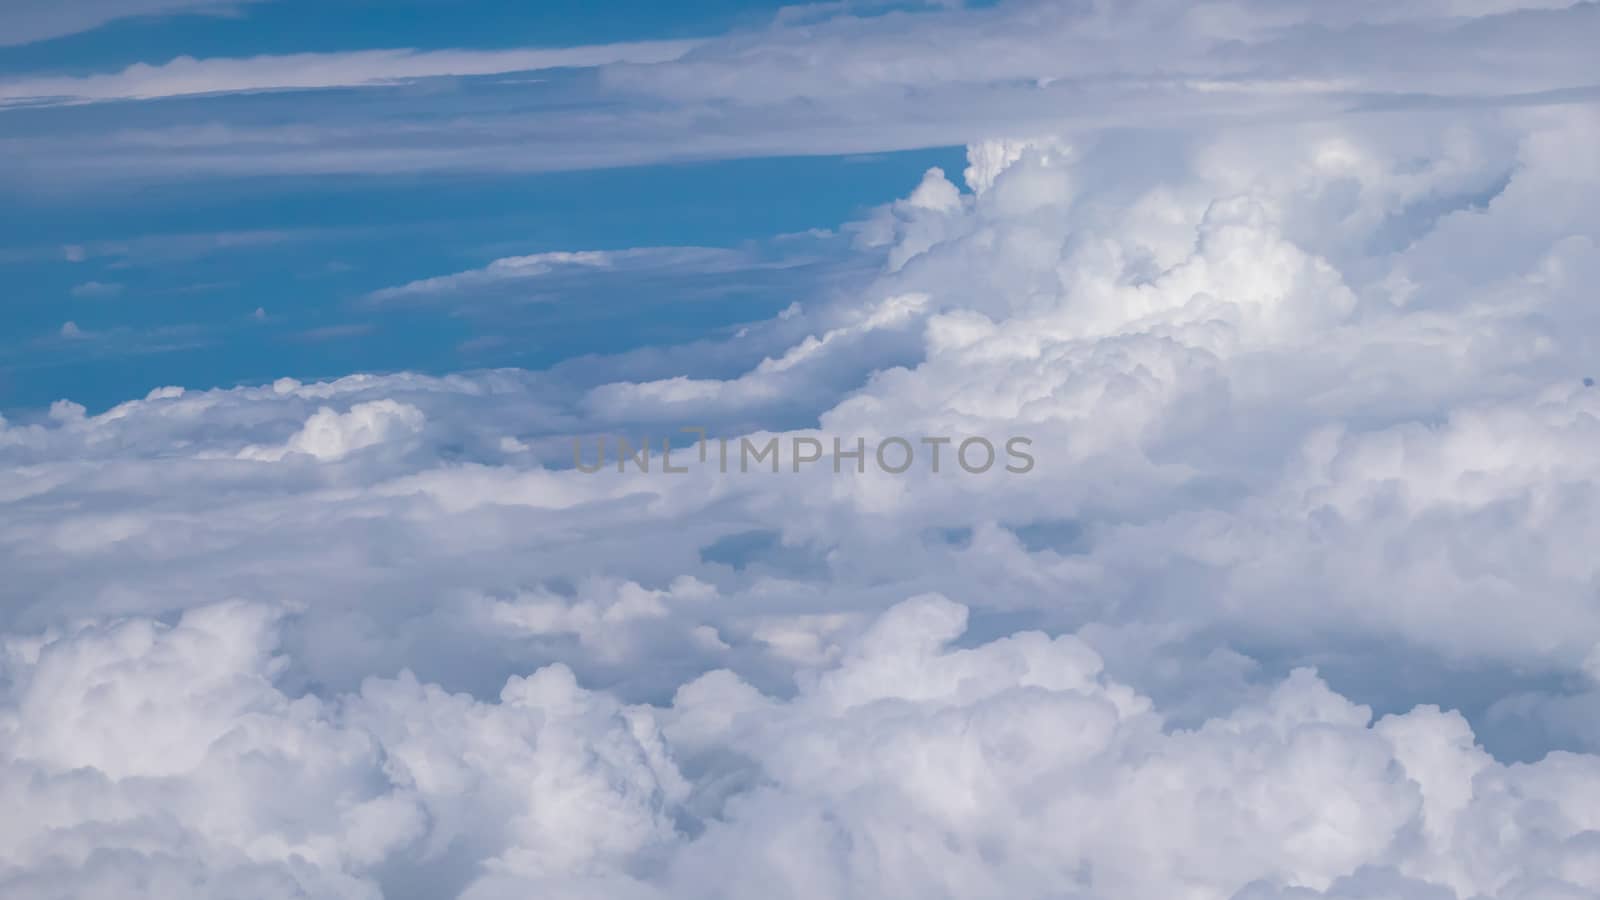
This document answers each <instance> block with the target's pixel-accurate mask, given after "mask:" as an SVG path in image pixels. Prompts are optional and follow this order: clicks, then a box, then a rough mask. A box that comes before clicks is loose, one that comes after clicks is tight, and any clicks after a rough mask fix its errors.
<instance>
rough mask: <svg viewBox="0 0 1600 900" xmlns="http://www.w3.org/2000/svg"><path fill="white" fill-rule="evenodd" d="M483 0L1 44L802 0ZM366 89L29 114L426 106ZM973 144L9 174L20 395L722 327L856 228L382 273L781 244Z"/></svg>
mask: <svg viewBox="0 0 1600 900" xmlns="http://www.w3.org/2000/svg"><path fill="white" fill-rule="evenodd" d="M479 7H481V8H478V9H476V10H475V13H474V14H473V15H470V16H464V15H461V14H460V10H459V9H458V7H457V5H455V4H448V3H441V2H412V3H406V4H399V5H396V4H388V3H385V4H377V3H348V4H327V3H299V2H281V3H261V4H248V5H244V6H241V7H239V8H237V9H233V10H228V11H226V12H227V14H223V15H177V16H169V17H156V18H134V19H123V20H116V21H111V22H108V23H106V24H104V25H103V26H101V27H98V28H93V29H91V30H88V31H84V32H80V33H76V34H70V35H64V36H60V37H57V38H54V39H49V40H42V41H38V42H33V43H28V44H24V45H22V46H13V47H4V48H0V73H7V72H8V73H16V74H17V76H18V77H22V76H24V75H25V76H27V77H37V76H40V75H42V74H50V75H55V74H69V75H88V74H96V73H104V72H108V71H117V70H120V69H123V68H125V67H127V66H129V65H133V64H137V63H147V64H160V63H164V62H167V61H168V60H171V59H172V58H174V57H178V56H183V55H187V56H193V57H197V58H212V57H223V58H226V57H250V56H257V55H269V54H291V53H295V54H297V53H340V52H345V51H352V50H364V49H382V48H397V47H404V48H418V49H438V48H471V49H494V48H506V47H529V46H532V47H539V46H551V47H561V46H568V45H580V44H604V43H611V42H617V41H636V40H644V39H649V40H660V39H673V38H698V37H703V36H706V35H711V34H717V33H722V32H726V31H728V30H730V29H740V28H754V27H759V26H763V25H765V24H766V23H767V22H768V21H769V20H770V19H771V17H772V15H773V14H774V12H775V10H776V7H775V6H773V5H769V4H761V3H748V2H740V3H734V2H701V3H690V4H659V3H623V4H621V5H612V6H609V7H607V8H606V9H605V10H604V12H603V13H602V12H601V11H600V9H599V7H597V6H596V5H595V4H588V3H575V2H573V3H567V2H554V3H539V4H528V3H513V2H505V3H486V4H480V5H479ZM555 74H556V76H557V83H556V84H555V85H554V86H553V87H549V88H548V89H547V90H546V92H547V93H551V94H554V95H555V96H556V97H557V98H559V96H560V95H561V94H562V93H563V92H567V91H571V90H578V91H581V90H583V88H582V87H581V86H579V87H576V88H567V87H563V86H562V77H561V76H560V74H559V73H555ZM575 74H577V75H579V76H581V74H582V73H581V72H579V73H575ZM568 80H570V79H568ZM528 88H529V89H531V90H534V91H539V90H542V89H546V86H545V85H542V84H540V85H529V86H528ZM483 89H484V90H489V89H492V86H489V85H484V86H483ZM511 89H515V87H514V86H513V88H511ZM363 91H370V92H371V93H373V94H375V95H378V96H374V97H367V98H363V97H359V96H350V94H351V93H352V92H351V91H349V90H346V91H343V92H341V91H340V90H338V89H334V90H324V91H317V90H311V91H292V90H291V91H287V92H282V93H267V94H238V95H228V96H222V97H217V98H205V97H201V98H183V97H178V98H172V99H164V100H163V99H156V100H149V101H142V102H141V101H133V102H111V103H102V104H95V105H91V106H83V107H71V106H69V107H60V108H38V109H27V108H17V109H12V110H9V111H5V112H4V115H5V116H6V117H7V119H8V124H11V123H16V124H17V126H18V129H19V130H18V133H28V132H31V131H38V132H41V133H62V132H67V133H72V134H76V135H78V139H80V140H88V139H90V137H89V136H91V135H94V134H97V133H102V132H103V131H104V130H105V129H120V128H143V127H150V126H151V125H152V124H154V125H159V124H160V123H162V122H167V121H173V122H181V121H212V120H214V119H215V118H216V117H219V116H220V117H223V118H229V117H246V118H249V117H255V118H257V119H259V120H265V121H273V122H283V121H292V120H293V119H294V118H295V117H296V116H297V115H298V114H299V112H300V111H301V110H311V111H312V113H313V114H315V113H316V111H317V110H318V104H320V103H322V102H324V101H332V102H337V101H338V100H339V99H340V98H339V97H338V96H336V95H339V94H341V93H344V94H345V95H346V96H345V97H344V98H343V99H344V100H346V101H347V102H363V103H365V102H371V103H384V104H388V105H389V107H391V108H393V109H397V110H399V111H400V114H402V115H404V114H406V108H407V106H408V105H409V103H408V98H407V96H406V92H405V90H404V89H398V90H390V89H386V88H381V87H380V88H369V89H356V90H355V91H354V92H353V93H356V94H359V93H361V92H363ZM395 94H398V95H395ZM330 95H334V96H330ZM385 95H388V96H385ZM446 99H447V100H448V98H446ZM461 100H462V102H463V103H470V102H471V101H472V97H471V96H470V95H463V96H462V97H461ZM419 102H421V103H424V104H431V106H430V107H429V110H428V114H430V115H449V114H451V112H450V110H451V106H452V104H451V103H450V102H440V101H438V100H437V98H428V97H426V96H424V97H422V98H419ZM370 114H372V115H385V114H386V113H385V111H384V109H381V108H380V109H376V110H374V111H372V112H371V113H370ZM960 164H961V153H960V150H959V149H958V148H946V149H940V148H929V149H925V150H915V151H890V152H881V153H868V154H821V155H808V156H803V157H795V156H782V155H775V156H770V157H765V158H748V159H733V160H706V161H699V162H685V163H678V164H666V165H662V164H656V165H644V166H623V167H603V168H594V169H587V170H585V169H584V168H582V167H581V166H579V167H576V168H574V167H567V168H568V169H569V170H568V171H562V172H552V173H540V172H484V171H443V172H440V171H417V172H410V173H406V174H403V175H401V174H388V173H383V172H359V171H358V172H353V173H341V174H339V175H319V174H314V173H313V174H305V175H295V174H292V173H291V174H251V173H244V174H238V173H218V174H204V173H202V174H199V175H195V176H192V177H191V176H190V175H188V174H187V173H182V172H177V173H171V172H163V173H157V174H145V173H140V174H135V175H133V176H132V177H129V178H125V179H123V178H119V179H115V180H107V179H102V178H95V177H93V176H92V175H91V176H90V179H91V180H90V181H89V182H88V183H84V182H80V181H77V180H76V179H59V180H55V179H52V180H49V181H45V182H31V181H28V180H21V181H8V182H7V183H5V184H4V185H3V186H0V191H3V193H0V197H4V198H5V204H6V207H7V209H8V213H9V214H8V215H7V216H6V217H5V218H4V220H3V221H0V279H3V282H0V283H3V284H4V286H5V302H4V306H3V307H0V409H5V410H8V411H11V413H12V414H13V415H15V414H17V413H18V412H19V411H21V410H26V409H30V408H32V409H38V408H42V407H44V406H46V405H48V404H49V403H51V402H53V401H55V400H57V399H63V398H67V399H72V400H74V401H75V402H80V403H83V404H85V405H87V406H88V407H90V408H91V409H103V408H106V407H108V406H110V405H112V404H114V403H116V402H119V401H120V400H123V399H126V398H127V397H128V396H132V395H138V394H142V393H144V392H146V391H148V390H150V389H152V388H155V387H159V386H163V385H167V384H182V385H186V386H189V387H210V386H227V385H232V384H239V383H253V382H260V381H263V380H270V379H271V378H274V377H278V376H282V375H291V376H295V377H317V376H328V375H336V374H340V373H342V372H345V371H350V370H354V369H359V370H363V371H394V370H400V369H413V370H418V371H427V372H443V371H453V370H459V369H470V368H476V367H480V366H506V365H517V366H532V367H536V368H543V367H546V366H549V365H551V364H553V363H555V362H557V361H559V360H561V359H564V358H567V357H570V356H577V355H583V354H592V353H614V352H619V351H622V350H628V349H633V348H636V347H640V346H648V345H650V344H652V343H656V342H684V341H687V340H692V339H695V338H699V337H709V336H714V335H715V334H717V333H719V330H720V329H725V328H726V327H728V326H731V325H735V324H737V323H740V322H745V321H755V320H760V319H765V318H768V317H770V316H771V315H773V314H774V313H775V312H776V311H777V310H779V309H782V308H783V307H785V306H787V305H788V304H790V303H792V302H795V301H797V300H804V299H807V298H808V293H815V292H816V291H819V290H822V289H823V278H824V275H823V273H822V272H821V271H820V270H821V269H822V268H824V266H823V262H824V261H825V260H826V258H827V257H828V256H837V255H838V252H837V251H838V247H837V246H833V247H829V248H820V247H819V248H813V249H812V250H811V251H809V255H807V257H806V260H807V261H808V265H807V266H805V267H803V268H802V269H800V270H799V271H793V272H779V273H774V274H771V275H768V276H766V277H761V278H757V279H752V280H750V281H749V282H748V283H747V284H745V285H743V286H742V287H741V286H732V287H730V288H729V289H728V290H727V291H724V292H722V295H720V296H717V297H715V298H712V299H706V298H704V297H701V298H699V299H696V298H695V297H693V296H689V295H685V294H683V293H682V292H681V290H680V292H679V293H678V294H677V295H671V292H672V291H673V289H674V288H673V285H672V284H670V283H663V282H661V281H659V280H652V278H651V277H650V276H649V275H648V274H646V275H641V276H640V277H639V278H638V280H637V281H636V282H624V281H619V280H618V279H615V278H613V279H611V280H610V283H608V284H603V285H602V284H595V285H585V284H582V283H578V282H572V283H568V284H567V285H566V286H565V289H564V290H563V291H562V292H561V294H560V295H559V296H549V295H545V296H542V297H541V299H540V300H539V302H537V303H527V304H509V303H508V304H503V305H502V308H499V309H485V308H481V307H480V308H477V309H475V310H464V309H462V308H459V307H455V306H452V305H448V304H432V305H423V306H420V307H411V308H406V309H398V310H396V309H389V308H384V307H381V306H374V305H373V304H370V303H364V302H363V301H362V298H363V297H364V296H365V295H366V294H368V293H370V292H372V291H377V290H380V289H383V288H385V287H389V286H393V285H397V284H404V283H406V282H410V281H413V280H417V279H422V278H427V277H430V276H437V275H442V274H447V273H449V272H453V271H458V270H465V269H472V268H476V267H478V266H482V265H485V264H487V263H489V262H491V261H492V260H493V259H495V258H498V257H505V256H518V255H525V254H532V253H539V252H545V251H581V250H620V249H627V248H630V247H652V246H699V247H719V248H736V247H757V246H764V245H766V244H768V243H770V242H771V241H772V240H773V239H776V238H779V237H780V236H782V235H786V234H794V233H799V232H806V231H810V230H816V229H832V228H835V227H837V226H838V225H840V224H841V223H844V222H848V221H850V220H851V219H853V218H855V217H858V216H859V215H861V214H862V212H863V211H864V210H865V209H867V208H869V207H871V206H875V205H877V204H881V203H885V202H887V201H889V200H891V199H893V198H894V197H895V196H897V195H898V194H900V193H903V191H904V190H905V189H907V188H908V187H909V186H910V185H914V184H915V182H916V180H917V179H918V178H919V177H920V175H921V173H922V172H923V170H925V169H926V168H928V167H929V166H932V165H944V166H948V167H959V165H960ZM837 243H838V242H835V244H837ZM818 250H823V251H824V255H823V256H818V255H817V251H818ZM764 252H768V251H764ZM783 252H786V251H785V250H783V249H781V248H776V249H771V250H770V253H778V254H781V253H783ZM680 287H681V286H680ZM257 310H260V311H261V315H259V316H258V315H257ZM67 323H71V325H68V324H67ZM63 329H66V330H65V332H64V331H63ZM486 338H493V340H485V339H486Z"/></svg>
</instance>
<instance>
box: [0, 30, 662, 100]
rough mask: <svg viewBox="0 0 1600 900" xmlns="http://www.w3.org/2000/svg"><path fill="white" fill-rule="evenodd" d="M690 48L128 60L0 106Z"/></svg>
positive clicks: (636, 56)
mask: <svg viewBox="0 0 1600 900" xmlns="http://www.w3.org/2000/svg"><path fill="white" fill-rule="evenodd" d="M693 46H694V44H693V43H692V42H687V41H676V42H675V41H658V42H641V43H631V44H602V45H595V46H588V47H554V48H548V49H545V48H525V49H516V50H414V49H397V50H353V51H346V52H340V53H298V54H289V55H284V56H256V57H249V58H242V59H228V58H216V59H195V58H193V57H188V56H181V57H178V58H176V59H173V60H171V61H169V62H165V63H161V64H159V65H150V64H147V63H135V64H134V65H131V66H129V67H128V68H126V69H123V70H122V71H121V72H117V73H114V74H106V75H81V76H54V77H25V78H12V79H7V80H0V109H3V108H4V107H6V106H37V105H55V104H79V103H97V102H105V101H113V100H156V99H161V98H163V97H182V96H189V95H195V94H238V93H249V92H256V91H282V90H318V89H326V88H353V87H373V86H383V85H396V84H405V83H407V82H410V81H415V80H417V79H422V78H440V77H447V76H458V77H464V76H477V75H501V74H507V73H511V72H532V71H538V70H541V69H554V68H592V67H594V66H601V65H606V64H608V63H616V62H637V63H656V62H666V61H668V60H671V59H674V58H676V57H678V56H681V55H682V54H683V53H685V52H687V51H688V50H690V49H691V48H692V47H693Z"/></svg>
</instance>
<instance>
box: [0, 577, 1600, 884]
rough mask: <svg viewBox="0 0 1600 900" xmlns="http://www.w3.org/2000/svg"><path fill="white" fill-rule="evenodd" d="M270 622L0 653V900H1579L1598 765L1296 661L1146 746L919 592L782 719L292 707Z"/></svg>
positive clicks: (243, 612)
mask: <svg viewBox="0 0 1600 900" xmlns="http://www.w3.org/2000/svg"><path fill="white" fill-rule="evenodd" d="M284 614H285V613H284V611H283V610H277V609H273V608H270V607H263V606H260V605H253V604H247V603H238V602H233V603H225V604H218V605H210V606H204V607H198V608H195V609H192V610H190V611H188V612H187V613H185V614H184V615H183V616H182V618H181V619H179V620H178V621H177V622H176V623H174V624H171V625H163V624H160V623H158V622H154V621H152V620H149V619H143V618H132V619H122V620H111V621H97V622H87V623H80V624H77V625H74V626H71V627H70V628H66V629H62V630H59V631H53V632H49V633H45V634H40V635H14V636H12V637H10V638H9V639H8V640H7V642H6V644H5V647H6V653H5V661H6V662H5V665H6V674H7V684H8V689H7V691H6V694H5V696H4V698H3V700H0V747H3V748H4V751H5V757H4V762H3V764H0V791H3V792H4V794H5V796H6V799H7V801H8V806H9V807H10V808H12V809H28V810H30V811H31V812H32V813H33V814H30V815H28V816H19V817H13V818H10V819H9V820H8V825H7V827H6V828H5V829H4V831H3V832H0V845H3V846H4V847H5V848H6V853H5V859H6V863H5V865H4V866H0V883H3V884H5V885H6V887H7V895H8V896H21V897H33V896H40V897H44V896H64V895H68V894H70V895H73V896H112V895H115V896H130V894H128V893H127V888H128V886H129V885H133V884H141V885H145V886H146V887H145V890H146V893H144V894H137V896H151V897H154V896H174V894H162V893H158V892H159V891H162V890H176V891H179V893H177V894H175V895H176V896H195V897H199V896H212V895H215V894H217V893H227V894H238V893H240V892H243V893H245V894H250V895H258V894H259V895H278V894H283V893H292V894H295V895H297V896H308V897H336V896H337V897H379V896H397V897H410V896H417V897H420V896H440V895H456V894H459V895H460V896H462V897H468V898H483V897H509V896H526V895H527V894H528V893H530V892H532V893H541V894H546V895H549V894H554V895H558V896H596V897H598V896H638V897H668V896H685V897H687V896H730V897H732V896H747V895H748V894H749V893H750V892H751V891H752V890H755V889H757V887H758V886H763V887H762V889H764V890H766V891H768V892H771V891H774V890H775V891H777V892H778V894H779V896H786V897H787V896H793V897H814V896H840V895H872V896H884V897H921V896H930V895H931V896H994V895H999V894H1004V895H1007V896H1028V897H1034V896H1040V897H1042V896H1061V895H1063V894H1071V895H1075V896H1084V897H1129V898H1146V897H1148V898H1156V897H1170V896H1174V895H1185V896H1195V897H1217V898H1227V897H1236V896H1237V897H1279V896H1282V897H1290V896H1293V897H1302V896H1305V897H1314V896H1328V897H1378V896H1396V894H1393V893H1387V894H1385V893H1373V891H1375V890H1376V891H1383V890H1389V891H1394V890H1401V891H1403V892H1404V893H1403V895H1404V896H1408V897H1439V898H1466V897H1475V896H1505V897H1534V896H1558V895H1559V896H1566V895H1571V896H1587V895H1590V893H1592V892H1593V891H1595V890H1596V889H1600V881H1597V880H1596V877H1597V876H1596V873H1595V871H1594V868H1593V866H1592V864H1590V863H1589V862H1588V860H1589V859H1590V856H1591V853H1592V850H1591V849H1590V848H1591V847H1592V845H1593V841H1594V839H1595V835H1596V834H1600V831H1597V829H1600V822H1597V821H1596V819H1595V817H1594V815H1593V814H1592V809H1593V808H1594V804H1593V803H1592V800H1593V798H1592V797H1589V796H1588V795H1589V794H1590V793H1592V791H1593V788H1594V784H1595V779H1596V775H1597V774H1600V758H1596V757H1593V756H1575V755H1560V756H1552V757H1551V758H1549V759H1547V760H1545V761H1543V762H1541V763H1539V764H1537V765H1532V766H1519V767H1506V766H1503V765H1500V764H1498V763H1496V762H1495V761H1494V760H1493V759H1492V758H1491V757H1490V756H1489V755H1488V754H1487V753H1485V752H1484V751H1483V750H1482V749H1481V748H1479V747H1478V746H1476V744H1475V743H1474V738H1473V734H1472V731H1471V729H1470V728H1469V727H1468V726H1467V724H1466V723H1465V721H1464V720H1463V719H1462V718H1461V717H1460V716H1459V715H1457V714H1454V713H1447V712H1441V711H1440V710H1438V709H1436V708H1431V707H1420V708H1418V709H1415V710H1413V711H1411V712H1408V713H1405V714H1401V715H1391V716H1386V717H1383V718H1382V719H1381V720H1377V721H1374V717H1373V715H1372V713H1371V712H1370V710H1368V709H1367V708H1365V707H1362V706H1360V705H1357V704H1354V703H1352V702H1350V701H1349V700H1347V699H1346V698H1344V697H1342V696H1340V695H1338V694H1336V693H1334V692H1333V691H1331V690H1329V688H1328V687H1327V685H1326V684H1324V683H1323V682H1322V681H1321V680H1320V679H1318V678H1317V676H1316V675H1315V674H1314V673H1313V672H1311V671H1309V670H1301V671H1297V672H1295V673H1293V674H1292V675H1290V676H1289V677H1287V678H1286V679H1285V680H1283V681H1281V682H1279V683H1278V684H1276V685H1275V686H1273V687H1272V688H1271V689H1270V690H1269V691H1268V692H1266V693H1265V694H1263V695H1262V696H1261V697H1260V698H1259V699H1257V700H1255V701H1253V702H1251V703H1248V704H1245V705H1243V706H1241V707H1239V708H1237V709H1235V710H1233V711H1232V712H1230V713H1229V714H1228V715H1226V716H1221V717H1218V718H1214V719H1211V720H1209V721H1207V722H1205V723H1204V724H1203V725H1201V726H1199V727H1197V728H1192V729H1173V728H1170V727H1168V726H1166V725H1165V724H1164V722H1163V720H1162V714H1161V712H1160V711H1159V709H1158V708H1156V707H1154V706H1153V705H1152V704H1151V702H1150V701H1149V699H1148V698H1146V697H1143V696H1141V695H1140V694H1138V693H1137V692H1135V691H1133V690H1131V689H1129V688H1128V687H1127V686H1125V685H1122V684H1119V683H1117V682H1116V681H1114V680H1112V679H1111V678H1109V677H1107V676H1106V674H1105V673H1104V671H1103V670H1102V664H1101V660H1100V658H1099V657H1098V656H1097V655H1096V654H1095V652H1094V651H1093V650H1091V649H1090V648H1089V647H1088V646H1087V645H1086V644H1085V643H1083V642H1082V641H1081V640H1079V639H1077V638H1074V637H1071V636H1061V637H1056V638H1050V637H1047V636H1046V635H1044V634H1042V633H1038V632H1022V633H1017V634H1014V635H1011V636H1009V637H1004V638H999V639H996V640H993V641H990V642H986V643H982V644H978V645H974V646H970V647H966V648H961V649H958V648H956V647H953V646H952V642H953V641H955V640H956V639H957V638H959V637H960V635H961V633H962V631H963V630H964V629H965V628H966V626H967V610H966V609H965V608H964V607H962V606H960V605H958V604H955V603H952V602H950V601H948V600H946V599H944V598H942V597H938V596H934V595H929V596H924V597H919V598H915V599H912V600H909V601H906V602H904V603H901V604H899V605H896V606H895V607H893V608H892V609H890V610H889V611H887V612H886V613H885V614H884V615H883V616H882V617H880V618H879V619H878V620H877V621H875V622H873V623H871V625H870V627H868V628H866V629H865V630H864V631H862V632H861V633H860V634H859V635H858V636H857V637H855V638H854V639H852V640H851V641H850V642H849V644H848V646H847V648H846V649H845V651H844V653H843V655H842V657H841V658H840V659H839V660H838V661H837V662H836V663H832V664H826V665H823V666H820V667H818V668H814V669H807V670H804V671H803V672H802V673H801V675H800V680H799V690H798V692H795V693H792V694H791V695H789V696H787V697H778V696H773V695H770V694H767V693H764V692H762V691H760V690H758V689H757V688H755V687H753V686H752V685H750V684H748V683H746V682H744V681H743V680H741V679H740V678H739V677H738V676H736V675H734V674H733V673H731V672H728V671H716V672H711V673H708V674H706V675H702V676H700V677H698V678H695V679H693V680H692V681H689V682H687V683H685V684H683V685H682V686H681V687H679V688H678V689H677V691H676V693H675V695H674V696H673V697H672V698H671V700H670V703H665V704H662V705H628V704H623V703H619V702H617V701H616V700H614V699H612V698H610V697H608V696H607V695H606V694H604V693H602V692H595V691H592V690H587V689H585V688H583V687H582V686H581V685H579V684H578V683H577V682H576V681H575V679H574V677H573V674H572V672H571V671H570V670H568V669H567V668H566V667H564V666H560V665H553V666H548V667H545V668H542V669H539V670H537V671H534V672H531V673H529V674H527V675H514V676H512V677H511V678H509V679H508V680H507V681H506V682H505V684H504V686H503V687H502V688H501V690H500V691H499V694H498V698H496V699H491V700H477V699H474V698H472V697H469V696H466V695H463V694H451V693H447V692H446V691H444V690H441V689H440V688H439V687H438V686H437V685H432V684H426V683H423V682H420V681H419V680H418V679H417V678H416V677H415V676H413V675H411V674H410V673H401V674H399V675H398V676H397V677H387V678H369V679H367V680H366V681H364V682H363V683H362V684H361V685H360V687H359V689H358V690H356V691H354V692H351V693H348V694H343V695H339V696H329V697H314V696H304V695H303V696H294V695H292V694H290V693H288V692H286V691H285V689H284V688H283V686H282V681H283V680H284V677H285V674H284V673H285V672H286V671H288V670H289V669H291V668H292V667H293V666H294V661H293V660H291V659H289V658H287V657H285V656H284V655H282V654H281V652H280V647H279V645H278V638H277V629H278V628H279V627H280V625H279V623H281V622H282V621H283V616H284ZM130 751H131V752H130ZM1385 886H1387V887H1385ZM1562 892H1565V893H1562Z"/></svg>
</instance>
